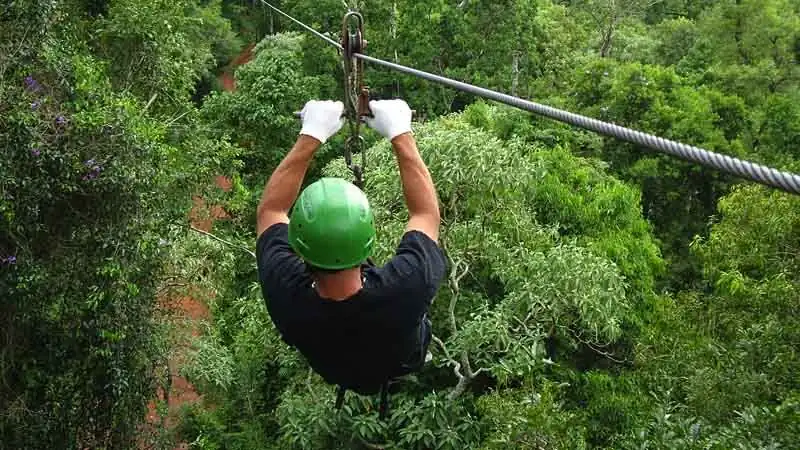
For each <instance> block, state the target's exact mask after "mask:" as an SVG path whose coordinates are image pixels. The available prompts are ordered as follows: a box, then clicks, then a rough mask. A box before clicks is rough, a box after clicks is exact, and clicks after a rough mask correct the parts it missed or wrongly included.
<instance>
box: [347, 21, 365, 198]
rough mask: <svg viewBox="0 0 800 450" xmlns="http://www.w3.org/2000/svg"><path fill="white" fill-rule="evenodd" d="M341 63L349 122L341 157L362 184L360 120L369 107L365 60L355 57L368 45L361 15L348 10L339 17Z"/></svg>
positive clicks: (362, 158)
mask: <svg viewBox="0 0 800 450" xmlns="http://www.w3.org/2000/svg"><path fill="white" fill-rule="evenodd" d="M341 44H342V65H343V69H344V97H345V101H344V105H345V108H344V109H345V116H346V118H347V121H348V123H349V124H350V136H348V138H347V140H346V141H345V149H344V159H345V163H346V164H347V167H348V168H349V169H350V171H351V172H353V176H354V177H355V184H356V185H357V186H358V187H359V188H363V186H364V168H365V167H366V165H367V151H366V150H367V149H366V146H365V145H364V138H363V137H362V136H361V122H362V121H363V119H364V117H370V116H371V115H372V113H371V111H370V110H369V88H367V86H365V85H364V62H363V61H362V60H360V59H358V58H356V57H355V54H356V53H363V52H364V50H365V49H366V48H367V41H366V40H364V17H363V16H362V15H361V14H359V13H358V12H356V11H349V12H348V13H347V14H345V16H344V19H343V21H342V41H341ZM357 151H358V152H361V165H356V164H353V153H354V152H357Z"/></svg>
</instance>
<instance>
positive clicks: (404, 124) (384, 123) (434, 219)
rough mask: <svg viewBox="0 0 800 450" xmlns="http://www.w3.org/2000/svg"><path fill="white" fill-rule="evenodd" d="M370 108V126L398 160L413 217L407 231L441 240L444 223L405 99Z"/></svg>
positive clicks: (404, 191) (406, 197) (389, 101)
mask: <svg viewBox="0 0 800 450" xmlns="http://www.w3.org/2000/svg"><path fill="white" fill-rule="evenodd" d="M370 109H371V110H372V114H373V115H374V118H371V119H369V120H368V123H369V125H370V127H372V128H373V129H375V130H376V131H377V132H378V133H380V134H381V135H383V136H384V137H385V138H387V139H389V140H390V141H391V143H392V148H394V153H395V156H396V157H397V164H398V166H399V167H400V179H401V181H402V183H403V195H404V196H405V200H406V205H407V206H408V213H409V217H410V219H409V222H408V226H407V230H408V231H412V230H416V231H420V232H422V233H425V234H426V235H427V236H428V237H430V238H431V239H433V240H434V241H438V240H439V226H440V224H441V216H440V213H439V199H438V197H437V195H436V188H435V186H434V184H433V179H432V178H431V174H430V172H429V171H428V167H427V166H426V165H425V162H424V161H423V160H422V157H421V156H420V154H419V150H418V149H417V143H416V140H415V139H414V136H413V134H412V133H411V109H410V108H409V107H408V105H407V104H406V102H404V101H402V100H386V101H373V102H370Z"/></svg>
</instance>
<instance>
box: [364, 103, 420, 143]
mask: <svg viewBox="0 0 800 450" xmlns="http://www.w3.org/2000/svg"><path fill="white" fill-rule="evenodd" d="M369 109H371V110H372V115H373V116H374V117H368V118H367V125H369V126H370V128H372V129H373V130H375V131H377V132H378V133H380V134H381V136H383V137H385V138H386V139H389V140H390V141H391V140H393V139H394V138H396V137H397V136H400V135H401V134H405V133H410V132H411V108H409V107H408V104H407V103H406V102H404V101H403V100H380V101H375V100H373V101H371V102H369Z"/></svg>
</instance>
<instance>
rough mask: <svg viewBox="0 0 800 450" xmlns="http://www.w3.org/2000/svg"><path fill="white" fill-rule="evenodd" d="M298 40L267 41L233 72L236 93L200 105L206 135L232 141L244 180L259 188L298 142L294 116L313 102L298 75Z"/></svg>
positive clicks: (311, 81)
mask: <svg viewBox="0 0 800 450" xmlns="http://www.w3.org/2000/svg"><path fill="white" fill-rule="evenodd" d="M303 39H304V37H303V36H301V35H297V34H288V35H278V36H272V37H267V38H265V39H264V41H262V42H261V43H260V44H259V45H258V46H256V48H255V49H254V50H253V51H254V52H255V59H254V60H253V61H252V62H251V63H250V64H247V65H245V66H243V67H241V68H239V69H238V70H237V71H236V86H237V89H236V92H233V93H228V92H225V93H214V94H212V95H211V96H210V97H209V98H208V99H207V100H206V102H205V104H204V105H203V116H204V120H205V123H206V124H207V126H208V127H209V128H210V130H211V131H212V132H213V133H214V134H215V135H217V136H220V137H228V136H229V137H231V138H232V139H234V140H235V141H236V142H237V143H238V144H239V145H240V146H241V147H242V148H243V149H244V152H243V153H242V155H241V158H242V161H243V163H244V168H243V171H242V175H244V176H245V177H247V178H246V179H245V182H248V181H250V179H249V177H257V178H258V180H259V182H260V181H262V180H263V179H264V177H265V174H268V173H270V172H271V171H272V170H273V169H274V168H275V167H277V165H278V163H279V162H280V160H281V159H282V158H283V155H284V154H285V153H286V152H287V151H288V149H290V148H291V146H292V144H293V143H294V139H295V138H296V136H297V131H298V130H297V124H298V119H297V118H296V117H295V116H294V112H295V111H299V110H300V109H302V107H303V105H304V104H305V102H306V101H307V100H308V99H310V98H314V97H315V91H316V89H317V86H318V82H317V79H316V78H315V77H308V76H305V75H303V72H302V54H301V51H302V42H303Z"/></svg>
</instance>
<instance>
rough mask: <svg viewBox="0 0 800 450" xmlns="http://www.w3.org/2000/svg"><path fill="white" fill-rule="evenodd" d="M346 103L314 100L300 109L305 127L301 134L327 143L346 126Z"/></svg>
mask: <svg viewBox="0 0 800 450" xmlns="http://www.w3.org/2000/svg"><path fill="white" fill-rule="evenodd" d="M342 113H344V103H342V102H333V101H322V102H321V101H316V100H312V101H310V102H308V103H306V106H305V107H304V108H303V110H302V111H300V118H301V119H303V129H302V130H300V134H304V135H306V136H311V137H313V138H314V139H316V140H318V141H320V142H321V143H323V144H324V143H325V142H327V141H328V139H330V138H331V136H333V135H334V134H336V133H338V132H339V130H341V129H342V127H343V126H344V118H343V117H342Z"/></svg>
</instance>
